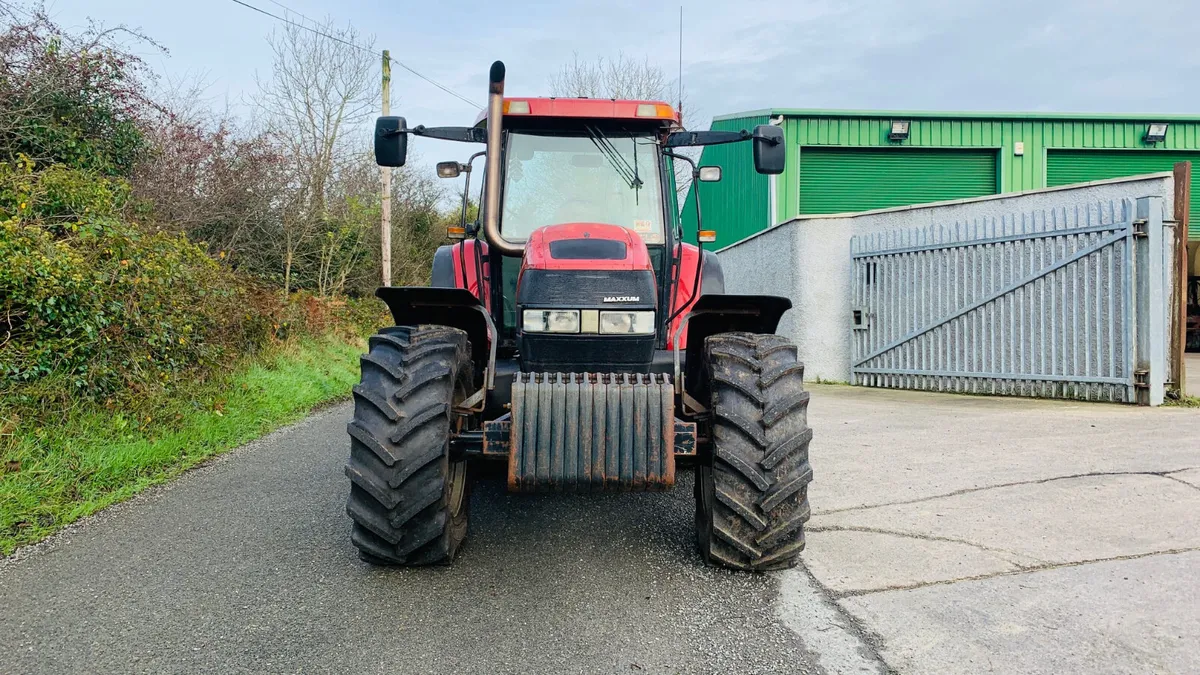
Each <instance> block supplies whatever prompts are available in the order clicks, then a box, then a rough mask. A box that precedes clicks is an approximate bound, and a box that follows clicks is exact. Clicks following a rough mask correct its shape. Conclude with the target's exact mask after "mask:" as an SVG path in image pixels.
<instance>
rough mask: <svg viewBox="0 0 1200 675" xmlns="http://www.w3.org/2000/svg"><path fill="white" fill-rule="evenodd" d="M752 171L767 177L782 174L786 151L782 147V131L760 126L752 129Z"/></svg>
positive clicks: (772, 127) (776, 128)
mask: <svg viewBox="0 0 1200 675" xmlns="http://www.w3.org/2000/svg"><path fill="white" fill-rule="evenodd" d="M753 138H754V170H755V171H757V172H759V173H765V174H768V175H777V174H781V173H783V165H784V161H785V159H786V156H787V150H786V148H785V147H784V145H783V129H781V128H779V127H776V126H771V125H770V124H760V125H758V126H756V127H754V136H753Z"/></svg>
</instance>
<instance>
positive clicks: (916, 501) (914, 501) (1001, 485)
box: [813, 466, 1200, 518]
mask: <svg viewBox="0 0 1200 675" xmlns="http://www.w3.org/2000/svg"><path fill="white" fill-rule="evenodd" d="M1197 468H1200V467H1194V466H1185V467H1183V468H1182V469H1170V470H1167V471H1090V472H1088V473H1075V474H1070V475H1067V476H1053V477H1051V478H1038V479H1034V480H1021V481H1014V482H1012V483H998V484H996V485H984V486H981V487H972V488H963V489H961V490H954V491H953V492H946V493H944V494H940V495H930V496H929V497H917V498H916V499H905V500H900V501H894V502H883V503H880V504H866V505H863V506H848V507H846V508H843V509H832V510H829V511H819V512H814V513H813V517H814V518H815V517H819V516H829V515H833V514H835V513H849V512H851V511H869V510H871V509H880V508H884V507H887V506H907V505H909V504H920V503H923V502H931V501H934V500H937V499H946V498H947V497H958V496H960V495H968V494H972V493H974V492H984V491H986V490H997V489H1000V488H1007V487H1017V486H1019V485H1041V484H1043V483H1053V482H1055V481H1060V480H1072V479H1075V478H1092V477H1103V476H1157V477H1159V478H1166V479H1168V480H1173V481H1176V482H1179V483H1183V484H1184V485H1187V486H1189V487H1193V488H1196V489H1197V490H1200V487H1196V486H1195V485H1192V484H1191V483H1188V482H1187V481H1182V480H1179V479H1178V478H1172V477H1171V475H1170V474H1173V473H1180V472H1183V471H1192V470H1193V469H1197Z"/></svg>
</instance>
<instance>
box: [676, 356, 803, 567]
mask: <svg viewBox="0 0 1200 675" xmlns="http://www.w3.org/2000/svg"><path fill="white" fill-rule="evenodd" d="M704 357H705V360H706V362H705V367H706V370H707V376H708V383H709V391H710V393H711V398H710V408H711V410H712V417H711V437H712V443H711V452H708V453H706V456H703V457H701V458H699V461H698V462H697V467H696V541H697V544H698V545H699V547H700V553H701V555H702V556H704V559H705V561H706V562H708V563H710V564H715V565H721V566H724V567H731V568H734V569H739V570H777V569H786V568H789V567H793V566H795V565H796V563H797V562H798V561H799V555H800V551H802V550H804V523H805V521H807V520H808V516H809V506H808V484H809V482H810V481H812V467H811V466H810V465H809V463H808V442H809V440H810V439H811V438H812V430H811V429H810V428H809V426H808V392H807V391H805V390H804V366H803V364H801V363H799V362H798V361H797V360H796V346H795V345H793V344H792V343H791V341H790V340H787V339H786V338H783V337H780V336H778V335H758V334H754V333H721V334H718V335H713V336H711V337H709V338H707V339H706V340H705V341H704Z"/></svg>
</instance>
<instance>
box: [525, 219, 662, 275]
mask: <svg viewBox="0 0 1200 675" xmlns="http://www.w3.org/2000/svg"><path fill="white" fill-rule="evenodd" d="M568 239H592V240H609V241H619V242H621V243H623V244H625V257H624V258H622V259H621V260H606V259H595V258H582V259H576V258H565V259H564V258H554V257H552V256H551V255H550V244H551V243H553V242H556V241H564V240H568ZM521 269H530V270H592V271H595V270H652V269H654V266H653V265H652V264H651V263H650V254H649V253H648V252H647V251H646V243H645V242H643V241H642V238H641V237H639V236H638V235H637V233H636V232H634V231H632V230H627V229H625V228H623V227H621V226H619V225H609V224H607V223H564V224H562V225H549V226H546V227H541V228H538V229H536V230H534V231H533V234H531V235H529V241H528V242H526V243H525V260H524V261H523V262H522V263H521Z"/></svg>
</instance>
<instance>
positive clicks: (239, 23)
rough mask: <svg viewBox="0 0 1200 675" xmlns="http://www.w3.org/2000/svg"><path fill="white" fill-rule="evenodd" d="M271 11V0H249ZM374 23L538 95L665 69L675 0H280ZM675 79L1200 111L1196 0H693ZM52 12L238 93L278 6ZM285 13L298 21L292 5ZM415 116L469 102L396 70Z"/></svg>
mask: <svg viewBox="0 0 1200 675" xmlns="http://www.w3.org/2000/svg"><path fill="white" fill-rule="evenodd" d="M245 1H246V2H248V3H249V4H253V5H257V6H259V7H262V8H263V9H265V10H268V11H271V12H273V13H278V14H282V13H284V11H285V10H283V9H281V8H280V6H279V5H278V4H274V3H273V2H272V0H245ZM278 2H279V3H280V4H282V5H285V6H287V7H289V8H291V9H292V10H294V11H296V12H299V13H302V14H306V15H308V16H310V17H325V16H329V17H332V18H333V19H335V20H336V21H338V22H339V23H342V24H346V23H349V24H352V25H354V26H355V27H356V28H358V29H359V30H360V31H362V32H364V33H366V34H368V35H373V36H374V38H375V41H376V45H377V46H379V47H380V48H383V47H386V48H388V49H390V50H391V53H392V55H393V57H394V58H397V59H399V60H402V61H403V62H405V63H406V64H408V65H409V66H411V67H413V68H415V69H416V70H418V71H420V72H422V73H424V74H425V75H427V76H429V77H431V78H433V79H435V80H438V81H439V82H442V83H443V84H445V85H446V86H448V87H450V88H451V89H454V90H455V91H457V92H459V93H461V94H463V95H465V96H466V97H467V98H470V99H472V100H475V101H478V102H479V103H480V104H482V103H483V100H484V98H485V91H486V78H487V69H488V65H489V64H490V63H491V62H492V61H493V60H494V59H501V60H503V61H504V62H505V63H506V64H507V65H508V72H509V77H508V82H507V91H508V92H509V93H510V94H515V95H538V94H544V93H545V92H546V89H547V80H548V78H549V77H550V75H551V74H552V73H553V72H554V71H555V70H556V69H557V68H558V67H559V66H561V65H562V64H563V63H564V62H566V61H569V60H571V58H572V54H573V53H575V52H577V53H578V54H579V55H580V57H581V58H584V59H590V58H594V57H596V56H606V57H607V56H613V55H615V54H616V53H617V52H619V51H620V52H624V53H625V54H626V55H627V56H631V57H635V58H639V59H640V58H642V57H647V58H649V59H650V60H651V62H653V63H656V64H659V65H661V66H662V67H663V69H664V70H666V71H667V72H668V73H670V74H671V77H672V78H673V77H674V73H675V70H676V68H677V58H678V21H679V4H680V3H679V2H678V1H676V2H660V3H654V2H646V0H640V1H638V0H632V1H630V0H606V1H604V2H573V1H571V0H557V1H549V2H546V1H540V0H510V1H502V0H494V1H493V2H479V1H476V0H442V1H440V2H429V1H427V0H426V1H422V2H407V1H405V0H390V1H388V2H382V1H378V0H278ZM683 5H684V34H683V37H684V47H683V80H684V84H685V86H686V88H687V89H688V91H689V99H690V101H692V102H693V105H694V106H695V109H696V110H698V111H699V112H700V114H701V115H702V116H703V117H702V119H695V118H693V119H692V120H691V121H690V123H689V126H692V127H706V126H707V122H708V118H710V117H711V116H713V115H720V114H725V113H730V112H737V111H742V110H751V109H759V108H769V107H793V108H867V109H904V110H997V111H1001V110H1002V111H1068V112H1069V111H1081V112H1092V111H1097V112H1178V113H1200V40H1197V37H1196V34H1197V30H1198V29H1200V0H1156V1H1155V2H1133V1H1131V0H1119V1H1118V0H1041V1H1033V0H904V1H898V0H893V1H887V2H885V1H882V0H878V1H877V0H840V1H829V0H772V1H771V2H759V1H757V0H730V1H726V2H716V1H714V0H687V1H686V2H684V3H683ZM47 6H48V9H49V10H50V13H51V15H52V16H53V17H54V18H55V19H56V20H57V21H58V22H59V23H61V24H63V25H65V26H68V27H71V26H81V25H83V24H84V23H85V18H86V17H89V16H90V17H92V18H95V19H98V20H101V21H103V22H104V23H106V24H117V23H125V24H129V25H131V26H138V27H141V28H142V29H143V30H144V31H145V32H146V33H147V34H149V35H150V36H152V37H154V38H155V39H156V40H158V41H159V42H161V43H162V44H163V45H164V46H165V47H167V48H168V49H169V50H170V55H169V56H166V57H163V56H159V55H149V56H150V58H149V60H150V62H151V63H152V65H154V66H155V67H156V68H157V69H158V70H159V71H160V72H164V73H168V74H171V75H173V76H179V75H182V74H185V73H193V74H194V73H204V74H206V75H207V78H208V79H209V80H210V81H211V82H212V87H211V88H210V93H211V94H212V95H213V96H214V98H216V99H221V98H225V97H228V99H229V100H231V101H233V102H235V103H236V102H239V101H242V100H244V97H245V96H247V95H250V94H252V92H253V89H254V73H255V71H258V72H260V73H266V72H267V71H269V69H270V66H271V63H270V55H269V52H268V49H267V46H266V43H265V40H264V38H265V37H266V35H267V34H268V33H269V32H270V31H271V30H272V29H273V28H274V27H275V24H276V22H275V21H274V20H272V19H270V18H268V17H266V16H263V15H261V14H257V13H255V12H253V11H251V10H249V9H246V8H245V7H241V6H239V5H237V4H235V3H233V2H232V1H231V0H190V1H176V0H48V3H47ZM290 16H291V18H293V19H295V20H297V21H302V20H301V19H300V18H299V17H298V16H296V15H294V14H293V15H290ZM393 82H394V84H393V91H394V94H393V104H392V105H393V111H399V112H400V113H401V114H404V115H406V116H407V117H408V119H409V121H410V124H417V123H424V124H431V125H432V124H469V123H471V122H473V121H474V118H475V114H476V112H477V111H476V110H475V109H474V108H471V107H470V106H468V105H467V104H465V103H463V102H461V101H458V100H456V99H455V98H453V97H451V96H449V95H447V94H445V93H443V92H441V91H439V90H437V89H436V88H434V87H432V86H431V85H429V84H427V83H425V82H422V81H421V80H419V79H417V78H415V77H413V76H411V75H409V74H407V73H405V72H403V71H402V70H400V69H394V71H393Z"/></svg>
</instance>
